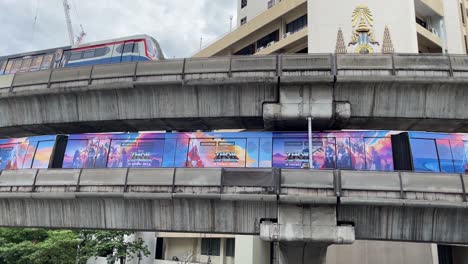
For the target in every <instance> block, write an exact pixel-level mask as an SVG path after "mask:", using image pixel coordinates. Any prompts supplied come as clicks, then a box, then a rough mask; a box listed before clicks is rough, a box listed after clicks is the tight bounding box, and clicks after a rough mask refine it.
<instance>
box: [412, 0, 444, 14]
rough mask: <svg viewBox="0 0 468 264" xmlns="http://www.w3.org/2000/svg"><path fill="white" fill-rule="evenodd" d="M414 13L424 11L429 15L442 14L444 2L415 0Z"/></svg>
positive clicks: (438, 0) (440, 0)
mask: <svg viewBox="0 0 468 264" xmlns="http://www.w3.org/2000/svg"><path fill="white" fill-rule="evenodd" d="M414 5H415V9H416V13H420V12H424V13H428V14H429V15H431V16H432V15H435V16H441V17H443V16H444V3H443V2H442V0H415V1H414Z"/></svg>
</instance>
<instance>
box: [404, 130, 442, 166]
mask: <svg viewBox="0 0 468 264" xmlns="http://www.w3.org/2000/svg"><path fill="white" fill-rule="evenodd" d="M411 151H412V154H413V164H414V170H415V171H420V172H425V171H427V172H440V167H439V160H438V157H437V148H436V144H435V140H433V139H415V138H413V139H411Z"/></svg>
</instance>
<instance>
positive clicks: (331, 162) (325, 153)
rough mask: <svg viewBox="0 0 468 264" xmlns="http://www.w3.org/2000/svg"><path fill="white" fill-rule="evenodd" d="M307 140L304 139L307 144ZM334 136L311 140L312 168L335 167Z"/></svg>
mask: <svg viewBox="0 0 468 264" xmlns="http://www.w3.org/2000/svg"><path fill="white" fill-rule="evenodd" d="M306 144H308V141H304V146H307V145H306ZM335 146H336V143H335V138H315V139H313V140H312V161H313V167H314V169H334V168H335V167H336V152H335Z"/></svg>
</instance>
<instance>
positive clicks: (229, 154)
mask: <svg viewBox="0 0 468 264" xmlns="http://www.w3.org/2000/svg"><path fill="white" fill-rule="evenodd" d="M260 134H261V133H254V132H252V133H236V134H234V133H203V132H198V133H181V134H178V135H177V137H178V139H177V142H178V143H177V151H176V157H175V164H176V166H177V167H192V168H221V167H223V168H243V167H258V166H267V165H270V166H271V163H269V162H268V160H269V159H270V158H269V157H271V152H270V153H267V154H268V158H266V155H262V153H259V151H260V150H259V146H260V144H261V143H263V144H265V142H264V139H261V138H260V137H259V135H260ZM269 135H270V138H271V134H269ZM260 141H261V142H260ZM269 142H270V143H269V144H270V146H271V139H270V141H269ZM187 146H188V148H187ZM268 149H271V148H266V151H268Z"/></svg>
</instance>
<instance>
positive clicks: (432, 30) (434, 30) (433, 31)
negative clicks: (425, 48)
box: [431, 28, 439, 36]
mask: <svg viewBox="0 0 468 264" xmlns="http://www.w3.org/2000/svg"><path fill="white" fill-rule="evenodd" d="M431 32H432V34H434V35H436V36H439V31H438V30H437V29H435V28H431Z"/></svg>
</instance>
